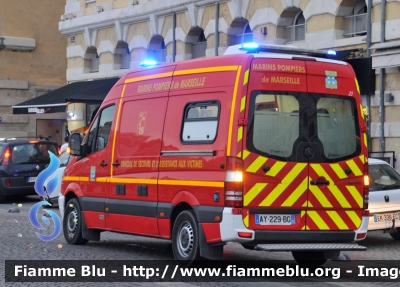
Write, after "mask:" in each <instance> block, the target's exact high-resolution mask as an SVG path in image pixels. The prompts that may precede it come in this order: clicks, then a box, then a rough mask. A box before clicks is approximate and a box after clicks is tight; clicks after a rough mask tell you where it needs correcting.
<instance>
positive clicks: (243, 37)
mask: <svg viewBox="0 0 400 287" xmlns="http://www.w3.org/2000/svg"><path fill="white" fill-rule="evenodd" d="M235 38H236V41H235V42H236V44H243V43H249V42H253V32H252V31H251V28H250V25H249V23H247V24H246V26H245V27H244V29H243V33H242V34H239V35H236V36H235Z"/></svg>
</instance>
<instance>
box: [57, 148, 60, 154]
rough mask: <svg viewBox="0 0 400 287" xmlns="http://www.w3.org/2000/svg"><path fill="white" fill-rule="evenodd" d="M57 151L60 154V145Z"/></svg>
mask: <svg viewBox="0 0 400 287" xmlns="http://www.w3.org/2000/svg"><path fill="white" fill-rule="evenodd" d="M57 152H58V154H59V155H60V154H61V148H60V147H58V150H57Z"/></svg>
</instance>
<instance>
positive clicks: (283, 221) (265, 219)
mask: <svg viewBox="0 0 400 287" xmlns="http://www.w3.org/2000/svg"><path fill="white" fill-rule="evenodd" d="M256 224H260V225H292V224H296V216H295V215H294V214H256Z"/></svg>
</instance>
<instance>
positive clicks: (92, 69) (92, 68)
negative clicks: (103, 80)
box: [90, 54, 100, 73]
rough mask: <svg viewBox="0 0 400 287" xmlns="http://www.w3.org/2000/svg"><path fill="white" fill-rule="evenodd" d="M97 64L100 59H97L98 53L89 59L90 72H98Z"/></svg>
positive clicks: (98, 64)
mask: <svg viewBox="0 0 400 287" xmlns="http://www.w3.org/2000/svg"><path fill="white" fill-rule="evenodd" d="M99 66H100V59H99V55H98V54H96V57H95V58H93V59H91V60H90V72H91V73H96V72H98V71H99Z"/></svg>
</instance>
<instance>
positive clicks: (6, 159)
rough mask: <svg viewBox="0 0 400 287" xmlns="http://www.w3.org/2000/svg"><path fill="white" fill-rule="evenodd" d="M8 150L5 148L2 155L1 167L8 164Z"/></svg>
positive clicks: (9, 154)
mask: <svg viewBox="0 0 400 287" xmlns="http://www.w3.org/2000/svg"><path fill="white" fill-rule="evenodd" d="M10 156H11V153H10V148H7V149H6V150H5V152H4V154H3V160H2V161H1V165H8V164H9V162H10Z"/></svg>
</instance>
